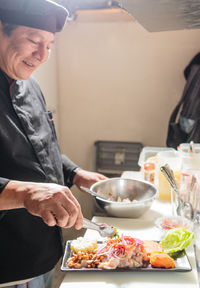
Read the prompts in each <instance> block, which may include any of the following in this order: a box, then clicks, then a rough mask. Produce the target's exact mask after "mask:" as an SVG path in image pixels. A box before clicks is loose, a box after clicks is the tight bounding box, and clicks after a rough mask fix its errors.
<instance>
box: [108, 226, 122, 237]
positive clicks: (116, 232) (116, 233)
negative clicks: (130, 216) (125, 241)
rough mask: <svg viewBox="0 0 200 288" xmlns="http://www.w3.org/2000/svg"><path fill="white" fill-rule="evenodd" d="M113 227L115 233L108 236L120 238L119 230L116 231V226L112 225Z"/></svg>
mask: <svg viewBox="0 0 200 288" xmlns="http://www.w3.org/2000/svg"><path fill="white" fill-rule="evenodd" d="M113 229H114V230H115V235H114V236H112V237H110V238H111V239H120V236H119V232H118V231H117V228H116V227H115V226H113Z"/></svg>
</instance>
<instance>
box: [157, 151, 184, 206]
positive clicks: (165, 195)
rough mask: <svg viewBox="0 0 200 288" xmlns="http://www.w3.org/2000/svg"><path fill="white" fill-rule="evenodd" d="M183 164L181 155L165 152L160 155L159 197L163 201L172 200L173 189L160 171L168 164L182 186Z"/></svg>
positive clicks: (174, 152)
mask: <svg viewBox="0 0 200 288" xmlns="http://www.w3.org/2000/svg"><path fill="white" fill-rule="evenodd" d="M181 162H182V159H181V157H180V153H178V152H177V151H176V150H174V151H164V152H159V153H158V196H159V199H161V200H167V201H170V200H171V187H170V184H169V183H168V181H167V179H166V178H165V176H164V175H163V174H162V172H161V171H160V167H161V166H164V165H166V164H168V165H169V166H170V168H171V169H172V170H173V173H174V176H175V178H176V181H177V183H178V185H179V184H180V174H181Z"/></svg>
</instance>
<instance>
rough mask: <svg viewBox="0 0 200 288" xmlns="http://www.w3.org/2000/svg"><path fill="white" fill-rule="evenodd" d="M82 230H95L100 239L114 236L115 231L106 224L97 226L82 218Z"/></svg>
mask: <svg viewBox="0 0 200 288" xmlns="http://www.w3.org/2000/svg"><path fill="white" fill-rule="evenodd" d="M83 228H87V229H92V230H96V231H98V232H99V234H100V235H101V236H102V237H112V236H114V235H115V234H116V231H115V229H114V228H113V227H112V226H109V225H107V224H97V223H94V222H92V221H90V220H88V219H86V218H83Z"/></svg>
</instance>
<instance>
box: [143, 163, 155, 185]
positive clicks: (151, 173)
mask: <svg viewBox="0 0 200 288" xmlns="http://www.w3.org/2000/svg"><path fill="white" fill-rule="evenodd" d="M155 170H156V166H155V163H151V162H146V163H144V180H146V181H149V182H151V183H153V184H154V183H155Z"/></svg>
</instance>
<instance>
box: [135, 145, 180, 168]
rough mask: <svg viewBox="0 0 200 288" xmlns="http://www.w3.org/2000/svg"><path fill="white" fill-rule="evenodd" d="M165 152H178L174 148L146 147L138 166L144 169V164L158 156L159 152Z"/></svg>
mask: <svg viewBox="0 0 200 288" xmlns="http://www.w3.org/2000/svg"><path fill="white" fill-rule="evenodd" d="M164 151H176V150H175V149H173V148H168V147H144V148H143V149H142V151H141V153H140V157H139V160H138V165H139V166H140V167H143V165H144V163H145V162H146V161H147V160H148V159H149V158H150V157H154V156H156V155H157V154H158V153H159V152H164Z"/></svg>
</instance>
